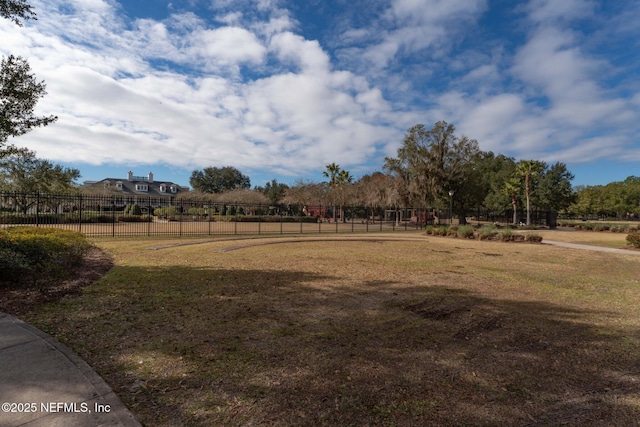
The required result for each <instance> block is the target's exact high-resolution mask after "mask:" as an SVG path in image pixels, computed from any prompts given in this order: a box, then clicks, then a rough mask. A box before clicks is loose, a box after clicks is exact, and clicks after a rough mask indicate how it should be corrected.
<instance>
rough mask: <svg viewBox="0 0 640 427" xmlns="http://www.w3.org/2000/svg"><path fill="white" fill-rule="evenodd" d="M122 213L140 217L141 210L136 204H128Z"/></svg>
mask: <svg viewBox="0 0 640 427" xmlns="http://www.w3.org/2000/svg"><path fill="white" fill-rule="evenodd" d="M123 213H124V214H125V215H142V209H141V208H140V206H138V205H137V204H128V205H127V206H125V208H124V212H123Z"/></svg>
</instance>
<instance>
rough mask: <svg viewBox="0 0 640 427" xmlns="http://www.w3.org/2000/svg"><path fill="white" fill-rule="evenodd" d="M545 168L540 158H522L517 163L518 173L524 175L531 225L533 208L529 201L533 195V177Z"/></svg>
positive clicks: (528, 221)
mask: <svg viewBox="0 0 640 427" xmlns="http://www.w3.org/2000/svg"><path fill="white" fill-rule="evenodd" d="M544 168H545V165H544V163H542V162H540V161H538V160H522V161H520V162H518V164H517V165H516V172H517V174H518V175H520V176H521V177H524V192H525V195H526V196H527V225H531V213H530V212H531V208H530V202H529V200H530V195H531V194H530V193H531V178H532V177H534V176H536V175H538V174H539V173H540V172H542V171H543V170H544Z"/></svg>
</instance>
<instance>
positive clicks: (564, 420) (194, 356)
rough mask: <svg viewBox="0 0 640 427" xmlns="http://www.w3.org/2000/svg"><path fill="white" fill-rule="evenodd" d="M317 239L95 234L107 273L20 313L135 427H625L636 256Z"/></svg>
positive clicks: (634, 332) (632, 389) (637, 302)
mask: <svg viewBox="0 0 640 427" xmlns="http://www.w3.org/2000/svg"><path fill="white" fill-rule="evenodd" d="M618 237H619V236H618ZM321 238H322V237H314V239H316V240H317V239H321ZM325 238H327V239H331V240H328V241H301V242H291V241H289V239H278V238H268V239H260V240H256V239H246V240H243V239H236V240H220V241H210V242H204V243H200V244H187V245H177V246H176V243H197V242H198V241H197V240H188V241H187V240H177V239H172V240H163V239H142V238H140V239H121V240H117V239H116V240H114V239H109V240H107V239H105V240H98V241H97V244H98V245H99V246H100V247H102V248H104V249H106V250H107V251H109V252H110V253H112V254H113V256H114V258H115V263H116V266H115V267H114V268H113V269H112V270H111V271H110V272H109V273H108V274H107V275H106V276H105V277H104V278H102V279H101V280H100V281H99V282H98V283H96V284H94V285H92V286H89V287H87V288H85V289H84V291H83V292H82V294H79V295H74V296H69V297H66V298H64V299H63V300H61V301H59V302H57V303H55V304H53V305H48V306H45V307H41V308H40V309H37V310H36V311H34V312H31V313H29V314H28V315H27V316H24V319H25V320H26V321H29V322H32V323H34V324H35V325H36V326H38V327H40V328H42V329H43V330H45V331H47V332H49V333H51V334H52V335H54V336H55V337H56V338H58V339H60V340H61V341H62V342H64V343H65V344H67V345H69V346H70V347H71V348H73V349H74V350H75V351H76V352H77V353H78V354H79V355H80V356H81V357H83V358H84V359H85V360H86V361H87V362H88V363H89V364H90V365H91V366H92V367H94V368H95V369H96V370H97V372H98V373H99V374H101V375H102V376H103V378H105V380H106V381H107V382H108V383H109V384H110V385H111V386H112V387H113V389H114V390H115V391H116V393H117V394H118V395H119V396H120V397H121V398H122V400H123V401H124V402H125V404H126V405H127V406H128V407H129V408H130V409H131V410H132V411H133V413H134V414H135V415H136V417H137V418H138V420H139V421H141V422H142V423H143V424H145V425H149V426H175V425H206V426H244V425H269V426H290V425H296V426H297V425H308V426H318V425H326V426H350V425H353V426H366V425H370V426H372V425H383V426H414V425H436V426H437V425H442V426H448V425H452V426H453V425H456V426H457V425H482V426H494V425H517V426H522V425H571V426H583V425H603V426H604V425H607V426H612V425H613V426H615V425H618V426H628V425H637V423H638V420H639V419H640V361H639V360H640V359H639V358H638V354H640V292H639V291H640V258H638V257H637V256H632V255H617V254H607V253H599V252H588V253H585V252H579V251H577V250H572V249H566V248H557V247H552V246H548V245H535V244H525V243H511V244H505V243H499V242H480V241H472V240H461V239H450V238H437V237H429V238H427V237H425V236H424V235H423V233H403V234H401V235H398V234H394V235H385V234H377V235H371V234H369V235H366V236H357V235H355V236H354V235H350V236H349V237H348V238H346V237H345V238H341V237H340V236H332V237H325ZM394 238H397V239H404V241H399V240H393V239H394ZM554 238H555V237H554ZM307 239H311V237H307ZM340 239H341V240H340ZM548 239H550V240H552V239H553V238H552V237H551V236H549V237H548ZM622 239H624V236H622ZM558 240H559V239H558ZM257 243H260V244H259V245H256V244H257ZM271 243H273V244H271ZM587 254H588V255H587Z"/></svg>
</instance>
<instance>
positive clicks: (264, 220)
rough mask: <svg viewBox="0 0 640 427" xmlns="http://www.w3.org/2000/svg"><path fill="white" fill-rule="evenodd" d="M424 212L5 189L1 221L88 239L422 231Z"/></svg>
mask: <svg viewBox="0 0 640 427" xmlns="http://www.w3.org/2000/svg"><path fill="white" fill-rule="evenodd" d="M432 222H433V218H431V217H430V216H429V215H427V213H426V210H425V209H415V208H402V209H398V208H382V207H367V206H345V207H341V206H330V205H322V204H316V205H276V206H273V205H271V206H270V205H264V204H251V203H237V202H211V201H208V200H202V199H188V198H179V199H171V198H163V199H160V198H155V197H144V196H135V197H132V196H126V197H123V196H120V195H95V194H71V195H69V194H25V193H0V225H2V226H11V225H33V226H38V227H57V228H64V229H68V230H74V231H79V232H81V233H83V234H85V235H87V236H92V237H101V236H102V237H107V236H112V237H116V236H207V235H229V234H231V235H237V234H304V233H342V232H371V231H404V230H419V229H422V228H424V227H425V225H427V224H428V223H432Z"/></svg>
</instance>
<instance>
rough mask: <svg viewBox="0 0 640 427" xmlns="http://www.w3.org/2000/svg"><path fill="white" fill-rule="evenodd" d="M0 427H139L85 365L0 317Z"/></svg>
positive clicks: (38, 335)
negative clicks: (0, 406)
mask: <svg viewBox="0 0 640 427" xmlns="http://www.w3.org/2000/svg"><path fill="white" fill-rule="evenodd" d="M0 404H1V405H2V408H1V409H0V426H2V427H10V426H28V427H36V426H37V427H45V426H46V427H57V426H61V427H62V426H87V427H91V426H118V427H128V426H140V423H138V422H137V421H136V420H135V418H134V417H133V415H132V414H131V413H130V412H129V410H128V409H127V408H126V407H125V406H124V405H123V403H122V402H121V401H120V399H119V398H118V396H116V395H115V393H114V392H113V391H112V390H111V388H110V387H109V386H108V385H107V384H106V383H105V382H104V381H103V380H102V378H100V376H99V375H98V374H96V373H95V372H94V371H93V369H91V367H90V366H89V365H87V363H86V362H84V361H83V360H82V359H80V358H79V357H78V356H77V355H76V354H74V353H73V352H72V351H71V350H70V349H69V348H67V347H66V346H64V345H62V344H61V343H59V342H58V341H56V340H55V339H53V337H51V336H50V335H48V334H45V333H44V332H42V331H40V330H38V329H36V328H35V327H33V326H31V325H29V324H27V323H25V322H23V321H21V320H19V319H17V318H15V317H13V316H10V315H8V314H4V313H0Z"/></svg>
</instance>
